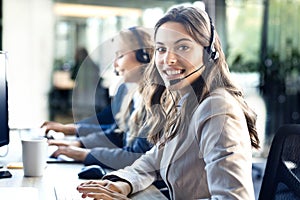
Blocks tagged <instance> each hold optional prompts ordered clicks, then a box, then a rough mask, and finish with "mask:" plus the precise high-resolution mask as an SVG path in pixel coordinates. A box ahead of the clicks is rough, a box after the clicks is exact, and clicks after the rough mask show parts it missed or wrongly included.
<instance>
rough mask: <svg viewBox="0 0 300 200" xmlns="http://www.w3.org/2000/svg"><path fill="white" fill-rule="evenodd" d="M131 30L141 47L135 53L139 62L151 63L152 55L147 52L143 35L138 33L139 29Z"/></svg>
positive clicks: (133, 28) (132, 28)
mask: <svg viewBox="0 0 300 200" xmlns="http://www.w3.org/2000/svg"><path fill="white" fill-rule="evenodd" d="M129 30H130V31H131V32H132V33H133V34H134V35H135V37H136V39H137V41H138V44H139V46H140V49H137V50H136V52H135V55H136V59H137V61H139V62H141V63H149V62H150V55H149V53H148V52H147V50H146V46H145V44H144V42H143V39H142V37H141V35H140V34H139V33H138V31H137V29H136V28H135V27H131V28H129Z"/></svg>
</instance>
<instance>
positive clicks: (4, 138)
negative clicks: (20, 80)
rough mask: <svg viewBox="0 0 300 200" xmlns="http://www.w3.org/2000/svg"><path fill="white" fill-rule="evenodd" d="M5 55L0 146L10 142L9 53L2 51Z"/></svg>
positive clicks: (0, 79) (0, 73)
mask: <svg viewBox="0 0 300 200" xmlns="http://www.w3.org/2000/svg"><path fill="white" fill-rule="evenodd" d="M0 54H1V55H4V56H5V58H4V65H3V66H1V65H2V64H1V65H0V68H1V69H0V147H1V146H5V145H8V144H9V141H10V138H9V125H8V86H7V53H6V52H4V51H0Z"/></svg>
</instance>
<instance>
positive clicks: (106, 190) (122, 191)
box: [77, 180, 130, 200]
mask: <svg viewBox="0 0 300 200" xmlns="http://www.w3.org/2000/svg"><path fill="white" fill-rule="evenodd" d="M77 190H78V191H79V192H80V193H82V198H86V197H90V198H93V199H95V200H101V199H102V200H111V199H120V200H129V198H128V197H127V194H129V191H130V186H129V184H128V183H126V182H121V181H118V182H112V181H109V180H101V181H88V182H85V183H82V184H80V185H79V186H78V187H77Z"/></svg>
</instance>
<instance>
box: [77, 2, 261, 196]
mask: <svg viewBox="0 0 300 200" xmlns="http://www.w3.org/2000/svg"><path fill="white" fill-rule="evenodd" d="M154 40H155V45H156V47H155V49H156V50H155V56H154V58H155V59H154V62H153V65H151V66H149V67H148V68H147V70H146V72H145V76H146V83H147V84H146V86H145V89H144V91H145V93H143V96H144V98H145V99H146V100H148V101H147V103H146V105H147V107H146V108H147V111H148V112H147V117H148V118H147V124H149V125H151V127H150V130H149V134H148V139H149V140H150V141H152V142H153V143H154V144H155V145H154V147H153V148H152V149H151V150H150V151H148V152H147V153H146V154H145V155H143V156H142V157H140V158H139V159H138V160H137V161H136V162H134V164H133V165H131V166H128V167H126V168H124V169H121V170H118V171H115V172H112V173H110V174H108V175H106V176H105V177H104V178H103V180H101V181H89V182H84V183H82V184H80V185H79V186H78V187H77V190H78V191H79V192H80V193H82V196H83V197H91V198H93V199H110V198H111V197H113V198H116V199H127V196H128V195H129V194H131V193H135V192H137V191H140V190H143V189H145V188H147V187H148V186H149V185H150V184H151V183H152V182H153V181H154V180H156V178H157V177H159V176H158V174H159V175H160V177H162V178H163V180H164V181H165V182H166V184H167V186H168V188H169V193H170V198H171V199H241V200H245V199H247V200H248V199H254V190H253V184H252V176H251V172H252V171H251V168H252V153H251V149H252V147H254V148H258V147H259V140H258V137H257V132H256V128H255V122H256V114H255V113H254V112H253V111H252V110H251V109H250V108H249V107H248V106H247V104H246V103H245V101H244V98H243V96H242V92H241V91H240V89H239V88H238V87H237V86H235V84H234V83H233V80H232V79H231V77H230V73H229V69H228V66H227V63H226V60H225V56H224V53H223V51H222V49H221V44H220V41H219V37H218V35H217V33H216V31H215V30H214V26H213V24H212V23H211V22H210V19H209V16H208V15H207V13H206V12H205V11H203V10H201V9H199V8H196V7H176V8H173V9H171V10H170V11H169V12H168V13H167V14H166V15H165V16H164V17H162V18H161V19H160V20H159V21H158V22H157V24H156V26H155V30H154ZM170 102H171V104H170Z"/></svg>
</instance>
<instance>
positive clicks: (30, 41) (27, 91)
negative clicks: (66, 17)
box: [3, 0, 54, 128]
mask: <svg viewBox="0 0 300 200" xmlns="http://www.w3.org/2000/svg"><path fill="white" fill-rule="evenodd" d="M53 23H54V16H53V12H52V1H51V0H42V1H41V0H3V50H6V51H8V57H9V61H8V84H9V85H8V86H9V126H10V127H11V128H16V127H35V126H39V125H40V123H41V121H42V120H45V119H47V118H48V108H47V107H48V99H47V95H48V91H49V88H50V81H51V80H50V77H51V76H50V74H51V70H52V61H53V44H54V39H53V37H54V34H53Z"/></svg>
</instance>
